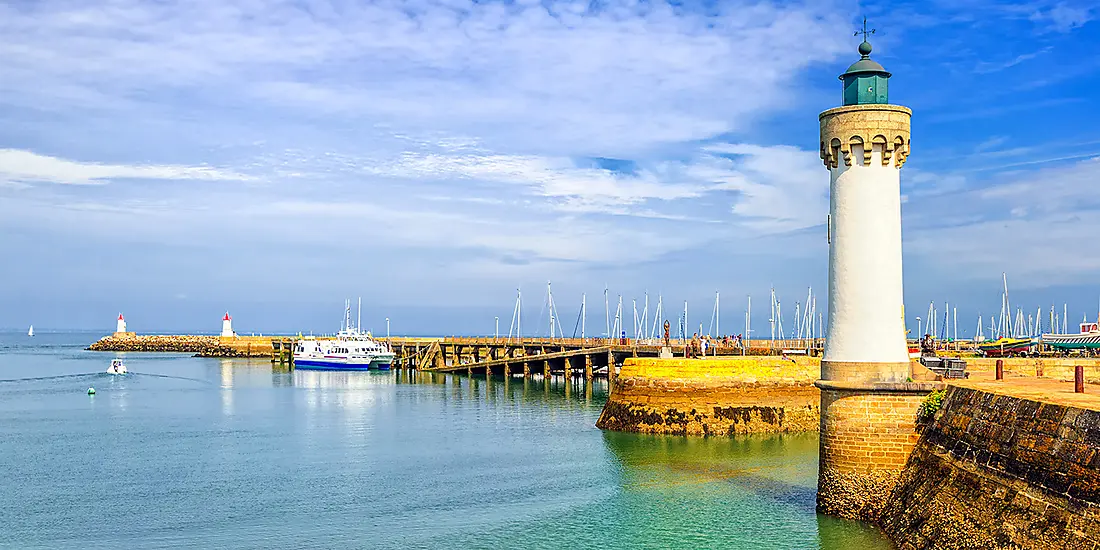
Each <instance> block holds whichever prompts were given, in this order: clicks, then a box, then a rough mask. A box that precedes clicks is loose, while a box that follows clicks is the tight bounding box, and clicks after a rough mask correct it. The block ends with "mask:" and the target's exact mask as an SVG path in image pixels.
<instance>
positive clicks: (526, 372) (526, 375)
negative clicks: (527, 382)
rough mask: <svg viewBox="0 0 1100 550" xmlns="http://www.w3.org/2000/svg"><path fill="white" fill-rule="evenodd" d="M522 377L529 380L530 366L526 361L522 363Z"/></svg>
mask: <svg viewBox="0 0 1100 550" xmlns="http://www.w3.org/2000/svg"><path fill="white" fill-rule="evenodd" d="M523 377H524V378H530V377H531V364H530V363H528V362H527V361H524V362H523Z"/></svg>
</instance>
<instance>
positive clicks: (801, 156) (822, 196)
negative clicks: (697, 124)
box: [688, 144, 829, 233]
mask: <svg viewBox="0 0 1100 550" xmlns="http://www.w3.org/2000/svg"><path fill="white" fill-rule="evenodd" d="M706 150H707V151H708V152H710V153H715V154H725V155H729V158H720V157H712V158H711V161H710V162H709V163H707V164H700V165H696V166H692V167H691V168H689V170H688V171H689V173H691V174H692V175H694V176H696V177H698V178H700V179H704V180H707V181H712V182H714V183H716V184H717V185H716V188H719V189H728V190H732V191H737V192H738V193H739V194H740V196H739V197H738V199H737V200H736V202H735V203H734V205H733V207H732V211H733V213H734V214H735V215H736V216H738V217H739V218H741V219H742V220H744V222H743V223H744V225H746V226H747V227H749V228H752V229H755V230H757V231H760V232H764V233H782V232H787V231H795V230H798V229H804V228H807V227H813V226H816V225H821V224H824V223H825V216H826V215H827V214H828V212H829V175H828V172H827V171H826V170H825V168H824V167H823V166H822V164H821V161H820V159H819V158H818V154H817V153H816V152H811V151H806V150H802V149H798V148H796V147H789V146H773V147H763V146H759V145H749V144H725V145H712V146H709V147H707V148H706Z"/></svg>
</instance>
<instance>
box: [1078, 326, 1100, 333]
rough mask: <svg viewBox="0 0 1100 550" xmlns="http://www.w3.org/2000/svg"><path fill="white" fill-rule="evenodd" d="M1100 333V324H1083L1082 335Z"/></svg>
mask: <svg viewBox="0 0 1100 550" xmlns="http://www.w3.org/2000/svg"><path fill="white" fill-rule="evenodd" d="M1089 332H1100V323H1081V334H1087V333H1089Z"/></svg>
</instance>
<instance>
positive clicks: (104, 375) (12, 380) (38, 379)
mask: <svg viewBox="0 0 1100 550" xmlns="http://www.w3.org/2000/svg"><path fill="white" fill-rule="evenodd" d="M143 376H147V377H150V378H168V379H171V380H186V381H188V382H198V383H200V384H206V385H211V382H210V381H209V380H203V379H201V378H188V377H186V376H171V375H168V374H151V373H144V372H129V373H126V374H123V375H118V374H108V373H106V372H85V373H80V374H61V375H58V376H36V377H33V378H0V384H5V383H7V384H12V383H15V382H41V381H44V380H66V379H69V380H76V379H82V378H88V379H95V378H114V377H125V378H136V377H143Z"/></svg>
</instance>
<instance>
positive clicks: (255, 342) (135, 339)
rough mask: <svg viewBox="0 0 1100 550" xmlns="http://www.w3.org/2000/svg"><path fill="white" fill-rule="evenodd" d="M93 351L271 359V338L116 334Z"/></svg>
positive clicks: (96, 346) (101, 340) (92, 349)
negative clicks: (172, 353)
mask: <svg viewBox="0 0 1100 550" xmlns="http://www.w3.org/2000/svg"><path fill="white" fill-rule="evenodd" d="M88 349H89V350H91V351H116V352H174V353H194V354H196V355H200V356H202V357H270V356H271V353H272V346H271V338H263V337H251V336H242V337H234V338H222V337H219V336H192V335H140V336H139V335H135V334H133V333H123V334H112V335H111V336H106V337H103V338H101V339H99V340H98V341H96V342H95V343H93V344H92V345H90V346H88Z"/></svg>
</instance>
